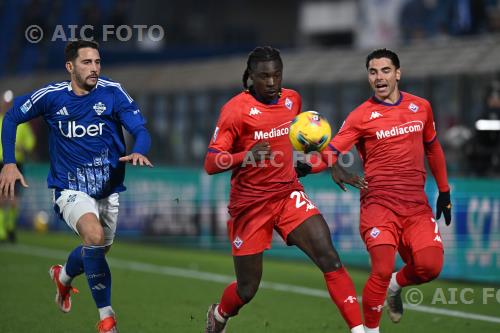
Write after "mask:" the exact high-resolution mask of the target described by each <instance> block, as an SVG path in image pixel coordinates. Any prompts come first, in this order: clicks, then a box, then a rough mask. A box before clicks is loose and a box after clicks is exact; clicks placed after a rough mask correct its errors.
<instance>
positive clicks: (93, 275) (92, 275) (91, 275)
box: [87, 273, 106, 279]
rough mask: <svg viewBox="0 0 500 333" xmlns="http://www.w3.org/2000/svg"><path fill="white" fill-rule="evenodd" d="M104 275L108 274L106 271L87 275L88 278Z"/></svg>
mask: <svg viewBox="0 0 500 333" xmlns="http://www.w3.org/2000/svg"><path fill="white" fill-rule="evenodd" d="M104 276H106V273H101V274H89V275H87V278H89V279H95V278H99V277H104Z"/></svg>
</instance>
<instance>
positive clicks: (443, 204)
mask: <svg viewBox="0 0 500 333" xmlns="http://www.w3.org/2000/svg"><path fill="white" fill-rule="evenodd" d="M441 213H443V216H444V221H445V223H446V225H450V223H451V200H450V191H448V192H439V196H438V198H437V202H436V219H437V220H439V218H441Z"/></svg>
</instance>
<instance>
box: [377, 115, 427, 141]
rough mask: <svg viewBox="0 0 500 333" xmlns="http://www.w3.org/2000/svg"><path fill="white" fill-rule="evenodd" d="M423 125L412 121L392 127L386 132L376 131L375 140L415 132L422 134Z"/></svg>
mask: <svg viewBox="0 0 500 333" xmlns="http://www.w3.org/2000/svg"><path fill="white" fill-rule="evenodd" d="M423 129H424V123H423V122H422V121H420V120H413V121H410V122H407V123H404V124H401V125H399V126H394V127H392V128H391V129H388V130H380V131H377V133H376V134H377V140H380V139H386V138H391V137H393V136H398V135H404V134H409V133H415V132H422V131H423Z"/></svg>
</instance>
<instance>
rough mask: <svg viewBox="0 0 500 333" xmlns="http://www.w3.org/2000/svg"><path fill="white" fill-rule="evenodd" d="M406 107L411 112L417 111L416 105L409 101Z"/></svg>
mask: <svg viewBox="0 0 500 333" xmlns="http://www.w3.org/2000/svg"><path fill="white" fill-rule="evenodd" d="M408 109H410V111H411V112H417V111H418V106H416V105H415V104H413V103H410V105H409V106H408Z"/></svg>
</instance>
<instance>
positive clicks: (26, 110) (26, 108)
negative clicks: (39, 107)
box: [21, 99, 32, 113]
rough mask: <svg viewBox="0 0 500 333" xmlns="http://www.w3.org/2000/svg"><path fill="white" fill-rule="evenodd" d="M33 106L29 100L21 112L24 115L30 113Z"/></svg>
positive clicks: (22, 106)
mask: <svg viewBox="0 0 500 333" xmlns="http://www.w3.org/2000/svg"><path fill="white" fill-rule="evenodd" d="M31 106H32V104H31V100H29V99H28V100H27V101H26V102H24V104H23V105H21V112H22V113H26V112H28V111H29V110H30V109H31Z"/></svg>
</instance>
